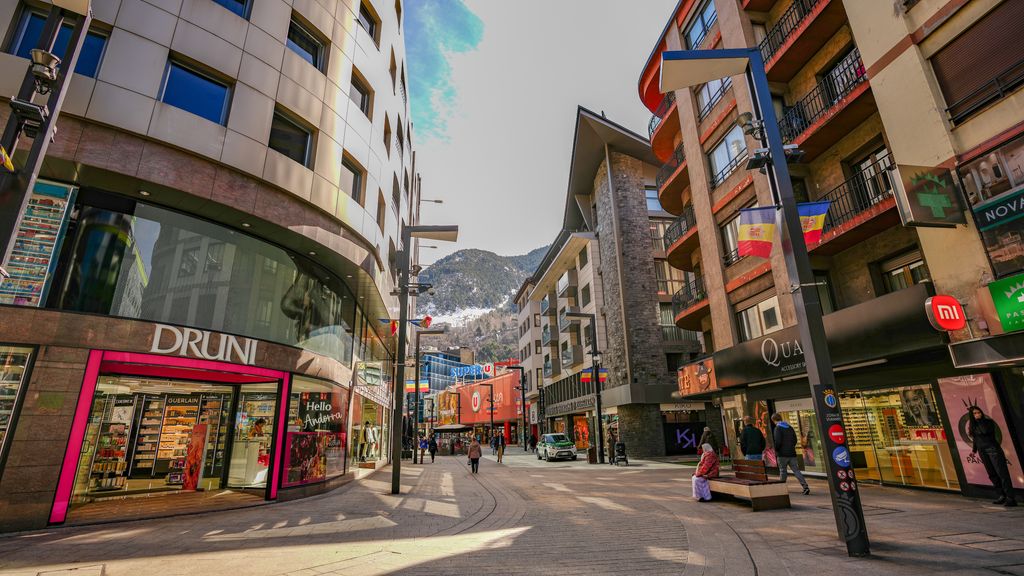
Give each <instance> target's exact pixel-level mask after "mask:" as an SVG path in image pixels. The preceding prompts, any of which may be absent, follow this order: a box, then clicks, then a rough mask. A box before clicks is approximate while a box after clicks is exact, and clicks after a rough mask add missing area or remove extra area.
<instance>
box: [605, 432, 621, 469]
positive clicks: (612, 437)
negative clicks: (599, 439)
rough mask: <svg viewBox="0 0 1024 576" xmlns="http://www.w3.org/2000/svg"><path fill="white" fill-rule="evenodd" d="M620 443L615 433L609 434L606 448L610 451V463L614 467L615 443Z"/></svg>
mask: <svg viewBox="0 0 1024 576" xmlns="http://www.w3.org/2000/svg"><path fill="white" fill-rule="evenodd" d="M618 441H619V439H618V438H616V437H615V432H609V433H608V446H607V447H606V448H607V450H608V463H609V464H611V465H612V466H614V465H615V443H616V442H618Z"/></svg>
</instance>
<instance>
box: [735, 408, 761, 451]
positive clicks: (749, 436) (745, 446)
mask: <svg viewBox="0 0 1024 576" xmlns="http://www.w3.org/2000/svg"><path fill="white" fill-rule="evenodd" d="M740 452H742V453H743V457H744V458H746V459H747V460H760V459H761V458H762V457H763V456H764V434H762V433H761V431H760V430H758V429H757V428H755V427H754V419H753V418H751V417H750V416H744V417H743V431H742V432H740Z"/></svg>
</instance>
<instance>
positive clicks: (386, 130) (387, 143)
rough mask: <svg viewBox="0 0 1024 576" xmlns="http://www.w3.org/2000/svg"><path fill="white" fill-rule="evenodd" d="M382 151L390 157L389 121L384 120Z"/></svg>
mask: <svg viewBox="0 0 1024 576" xmlns="http://www.w3.org/2000/svg"><path fill="white" fill-rule="evenodd" d="M384 151H385V152H387V153H388V156H391V121H389V120H388V119H387V118H384Z"/></svg>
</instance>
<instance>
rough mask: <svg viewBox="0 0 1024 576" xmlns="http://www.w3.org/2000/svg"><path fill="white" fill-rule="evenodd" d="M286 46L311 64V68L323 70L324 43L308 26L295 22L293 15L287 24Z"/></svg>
mask: <svg viewBox="0 0 1024 576" xmlns="http://www.w3.org/2000/svg"><path fill="white" fill-rule="evenodd" d="M288 47H289V48H291V49H292V52H295V53H296V54H298V55H299V56H300V57H301V58H302V59H303V60H305V61H306V62H309V63H310V64H312V65H313V68H316V69H317V70H319V71H321V72H323V71H324V43H323V42H322V41H321V40H320V39H319V38H317V37H316V36H315V35H314V34H313V33H312V32H310V31H309V29H308V28H306V27H305V26H303V25H302V24H299V23H298V22H296V21H295V18H294V17H292V23H291V25H289V26H288Z"/></svg>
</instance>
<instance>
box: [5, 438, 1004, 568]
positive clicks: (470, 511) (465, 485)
mask: <svg viewBox="0 0 1024 576" xmlns="http://www.w3.org/2000/svg"><path fill="white" fill-rule="evenodd" d="M691 473H692V468H689V467H685V466H681V465H678V464H671V463H663V462H635V463H634V465H632V466H630V467H628V468H626V467H619V468H616V467H611V466H607V465H605V466H598V465H588V464H587V463H586V462H584V461H577V462H551V463H547V462H540V461H537V460H536V459H535V458H534V457H533V456H531V455H524V454H522V453H521V452H518V451H517V450H516V449H515V448H512V449H511V450H510V454H509V455H507V456H506V457H505V462H504V463H503V464H500V465H499V464H497V463H496V462H495V461H494V457H493V456H490V455H487V456H486V457H485V461H484V462H483V463H482V464H481V471H480V474H478V475H472V474H470V473H469V468H468V466H467V465H466V460H465V458H464V457H452V456H444V457H439V458H438V460H437V462H436V463H434V464H429V463H428V464H425V465H422V466H420V465H411V464H408V463H406V464H405V465H404V468H403V480H404V483H403V487H402V495H401V496H392V495H390V494H389V493H388V492H389V488H390V469H388V468H385V469H383V470H380V471H377V472H376V473H374V474H372V475H370V476H368V477H366V478H362V479H360V480H357V481H354V482H352V483H350V484H348V485H346V486H344V487H342V488H340V489H338V490H335V491H333V492H331V493H328V494H325V495H323V496H320V497H315V498H310V499H305V500H299V501H293V502H286V503H280V504H268V505H263V506H257V507H252V508H246V509H240V510H233V511H227V512H218V513H211V514H198V515H188V516H178V517H174V518H164V519H159V520H143V521H137V522H126V523H117V524H102V525H95V526H81V527H75V528H62V529H54V530H47V531H44V532H32V533H24V534H15V535H8V536H5V537H0V574H3V575H19V576H20V575H24V576H29V575H31V576H36V575H47V576H54V575H58V576H72V575H74V576H100V575H104V576H118V575H133V576H135V575H142V574H160V575H162V576H175V575H185V574H189V575H197V574H202V575H231V576H241V575H246V576H249V575H254V576H259V575H268V576H269V575H289V576H299V575H309V576H313V575H316V574H346V575H357V574H358V575H363V574H367V575H370V574H412V575H435V574H472V575H485V574H495V575H497V574H502V575H505V574H587V575H595V574H629V573H643V574H682V575H686V576H691V575H730V576H732V575H736V576H745V575H751V576H754V575H756V576H770V575H776V574H778V575H784V574H803V575H807V574H850V575H854V574H857V575H862V574H872V575H874V574H900V575H904V574H907V575H910V574H921V575H925V574H927V575H929V576H940V575H947V574H948V575H954V574H956V575H966V574H978V575H987V576H995V575H998V574H1017V575H1024V507H1018V508H1016V509H1006V508H1003V507H1001V506H994V505H990V504H989V503H988V502H987V501H980V500H972V499H967V498H963V497H961V496H958V495H949V494H940V493H933V492H922V491H909V490H898V489H889V488H880V487H871V486H864V488H863V500H864V503H865V507H866V510H865V512H866V515H867V519H868V528H869V531H870V534H871V538H872V549H873V552H874V554H873V556H872V557H871V558H870V559H850V558H848V557H847V556H846V553H845V548H844V547H843V545H842V544H841V543H840V542H839V541H838V540H837V538H836V531H835V524H834V522H833V518H832V513H831V509H830V506H829V502H828V497H827V495H826V494H825V490H824V485H823V483H821V482H814V481H812V482H811V486H812V494H811V495H810V496H803V495H801V494H799V490H798V488H799V485H797V484H795V483H792V484H791V485H790V491H791V497H792V501H793V508H792V509H790V510H775V511H765V512H758V513H753V512H751V511H750V509H749V508H748V507H745V506H743V505H741V504H738V503H736V502H725V501H722V502H717V501H716V502H712V503H708V504H699V503H696V502H694V501H693V500H692V499H691V498H690V497H689V493H690V482H689V475H690V474H691Z"/></svg>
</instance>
